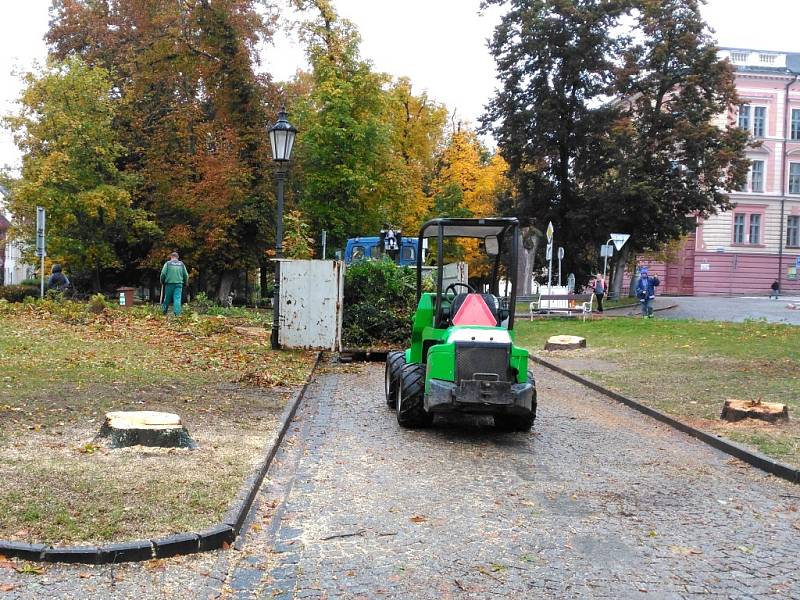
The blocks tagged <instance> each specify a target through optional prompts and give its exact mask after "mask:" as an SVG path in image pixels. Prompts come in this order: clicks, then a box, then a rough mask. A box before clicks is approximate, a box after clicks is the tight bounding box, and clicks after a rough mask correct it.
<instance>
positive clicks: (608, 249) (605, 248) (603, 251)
mask: <svg viewBox="0 0 800 600" xmlns="http://www.w3.org/2000/svg"><path fill="white" fill-rule="evenodd" d="M609 256H614V246H613V245H612V244H603V245H602V246H600V258H603V257H606V258H608V257H609Z"/></svg>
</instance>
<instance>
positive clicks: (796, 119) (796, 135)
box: [789, 108, 800, 141]
mask: <svg viewBox="0 0 800 600" xmlns="http://www.w3.org/2000/svg"><path fill="white" fill-rule="evenodd" d="M789 131H790V135H789V137H790V139H792V140H794V141H798V140H800V108H793V109H792V118H791V121H790V122H789Z"/></svg>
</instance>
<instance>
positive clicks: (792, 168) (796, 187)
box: [788, 162, 800, 194]
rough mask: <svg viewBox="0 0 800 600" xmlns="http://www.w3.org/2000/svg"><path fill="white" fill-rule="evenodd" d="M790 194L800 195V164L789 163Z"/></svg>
mask: <svg viewBox="0 0 800 600" xmlns="http://www.w3.org/2000/svg"><path fill="white" fill-rule="evenodd" d="M788 190H789V193H790V194H800V163H797V162H790V163H789V185H788Z"/></svg>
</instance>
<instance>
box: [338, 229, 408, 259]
mask: <svg viewBox="0 0 800 600" xmlns="http://www.w3.org/2000/svg"><path fill="white" fill-rule="evenodd" d="M392 233H394V232H392ZM395 235H396V239H395V241H394V242H393V243H390V244H389V246H390V247H387V240H386V237H387V236H386V232H384V231H381V235H380V236H372V237H356V238H350V239H349V240H347V245H346V246H345V249H344V263H345V264H346V265H349V264H351V263H354V262H358V261H359V260H380V259H382V258H384V257H386V256H387V255H388V256H389V257H390V258H391V259H392V260H394V262H395V263H397V264H398V265H400V266H401V267H413V266H415V265H416V263H417V252H418V251H419V248H418V246H419V241H418V240H417V238H415V237H402V236H401V235H400V234H399V232H397V233H396V234H395Z"/></svg>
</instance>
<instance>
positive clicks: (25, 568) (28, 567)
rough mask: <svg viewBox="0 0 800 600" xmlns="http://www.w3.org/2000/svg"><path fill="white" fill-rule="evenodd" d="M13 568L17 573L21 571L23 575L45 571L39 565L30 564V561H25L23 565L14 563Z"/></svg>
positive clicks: (38, 573)
mask: <svg viewBox="0 0 800 600" xmlns="http://www.w3.org/2000/svg"><path fill="white" fill-rule="evenodd" d="M14 570H15V571H16V572H17V573H22V574H23V575H41V574H42V573H44V572H45V568H44V567H41V566H39V565H32V564H30V563H25V564H23V565H19V566H17V565H15V566H14Z"/></svg>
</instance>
